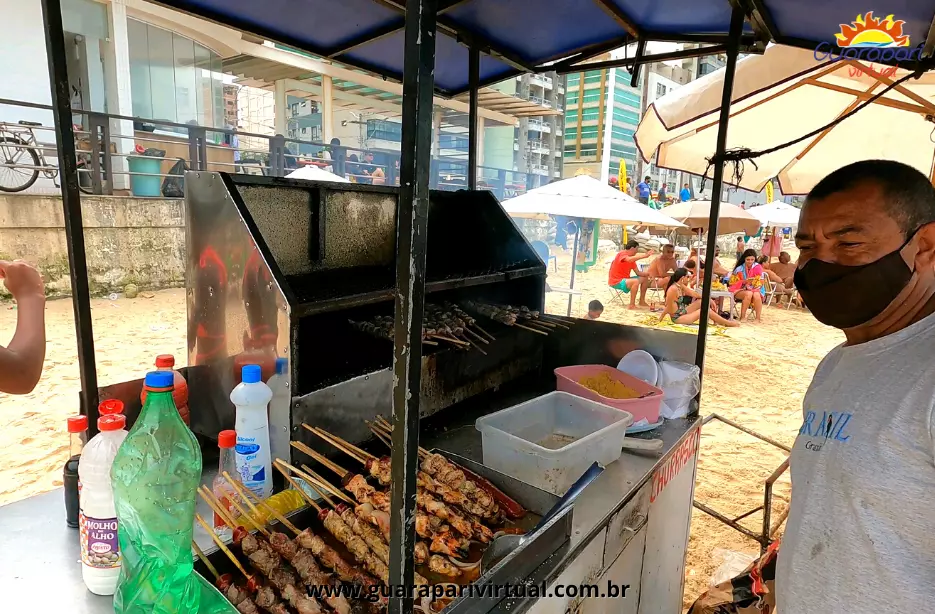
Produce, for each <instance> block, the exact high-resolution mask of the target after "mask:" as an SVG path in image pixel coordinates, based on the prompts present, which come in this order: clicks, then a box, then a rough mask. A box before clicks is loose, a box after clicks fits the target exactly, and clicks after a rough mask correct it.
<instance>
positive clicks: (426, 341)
mask: <svg viewBox="0 0 935 614" xmlns="http://www.w3.org/2000/svg"><path fill="white" fill-rule="evenodd" d="M422 343H424V344H425V345H438V341H429V340H428V339H423V340H422Z"/></svg>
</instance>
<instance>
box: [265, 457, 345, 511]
mask: <svg viewBox="0 0 935 614" xmlns="http://www.w3.org/2000/svg"><path fill="white" fill-rule="evenodd" d="M276 462H277V463H279V464H280V465H283V466H284V467H287V468H288V469H289V471H291V472H292V473H294V474H296V475H297V476H299V477H300V478H302V479H303V480H305V481H306V482H308V485H309V486H310V487H311V488H312V489H313V490H314V491H315V492H317V493H318V494H319V495H321V498H322V499H324V500H325V503H327V504H328V505H330V506H331V507H337V506H338V505H337V504H336V503H335V502H334V499H332V498H331V497H329V496H328V495H327V494H325V493H324V492H322V491H321V490H319V489H318V488H316V487H315V486H316V485H318V486H319V487H320V488H324V486H322V485H320V484H318V480H316V479H315V478H313V477H312V476H310V475H309V474H307V473H305V472H304V471H302V470H301V469H297V468H295V467H293V466H292V465H290V464H289V463H287V462H286V461H284V460H282V459H281V458H277V459H276Z"/></svg>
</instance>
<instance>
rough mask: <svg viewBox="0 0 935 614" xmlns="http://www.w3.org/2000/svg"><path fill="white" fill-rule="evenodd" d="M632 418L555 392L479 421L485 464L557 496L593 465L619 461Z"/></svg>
mask: <svg viewBox="0 0 935 614" xmlns="http://www.w3.org/2000/svg"><path fill="white" fill-rule="evenodd" d="M632 423H633V415H632V414H630V413H629V412H627V411H623V410H620V409H615V408H613V407H608V406H607V405H602V404H600V403H596V402H594V401H590V400H588V399H583V398H581V397H578V396H575V395H573V394H568V393H567V392H550V393H548V394H545V395H543V396H541V397H538V398H535V399H532V400H529V401H526V402H525V403H520V404H519V405H515V406H513V407H510V408H508V409H504V410H502V411H498V412H497V413H494V414H490V415H489V416H484V417H483V418H478V419H477V422H476V423H475V426H476V427H477V430H478V431H480V432H481V437H482V440H483V450H484V464H485V465H487V466H488V467H490V468H491V469H495V470H497V471H500V472H501V473H505V474H507V475H509V476H512V477H514V478H516V479H518V480H522V481H523V482H526V483H527V484H531V485H533V486H537V487H538V488H541V489H543V490H546V491H548V492H550V493H553V494H556V495H563V494H565V491H567V490H568V487H569V486H571V485H572V484H573V483H574V482H575V480H577V479H578V478H579V477H581V474H582V473H584V472H585V470H586V469H587V468H588V467H589V466H590V465H591V463H593V462H594V461H597V462H599V463H601V464H602V465H604V466H607V465H609V464H610V463H612V462H614V461H615V460H617V459H618V458H620V450H621V446H622V445H623V438H624V437H625V436H626V431H627V427H628V426H630V424H632Z"/></svg>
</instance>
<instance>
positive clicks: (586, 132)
mask: <svg viewBox="0 0 935 614" xmlns="http://www.w3.org/2000/svg"><path fill="white" fill-rule="evenodd" d="M566 134H567V132H566ZM581 138H582V139H596V138H597V126H581Z"/></svg>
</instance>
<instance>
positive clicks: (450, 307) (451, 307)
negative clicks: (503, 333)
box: [444, 303, 497, 341]
mask: <svg viewBox="0 0 935 614" xmlns="http://www.w3.org/2000/svg"><path fill="white" fill-rule="evenodd" d="M444 307H445V309H446V310H447V311H450V312H452V313H453V314H455V315H456V316H458V317H459V318H461V319H462V320H464V322H465V323H466V324H467V325H468V326H473V327H474V328H476V329H477V330H479V331H480V332H482V333H484V335H485V336H486V337H488V338H490V340H491V341H496V340H497V338H496V337H494V336H493V335H491V334H490V333H488V332H487V331H486V330H484V329H483V328H481V325H480V324H478V323H477V320H475V319H474V316H472V315H471V314H469V313H468V312H466V311H464V310H463V309H461V307H460V306H458V305H456V304H454V303H445V304H444Z"/></svg>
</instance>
